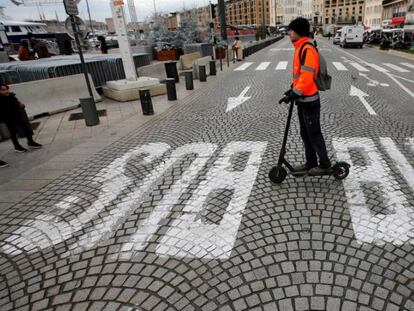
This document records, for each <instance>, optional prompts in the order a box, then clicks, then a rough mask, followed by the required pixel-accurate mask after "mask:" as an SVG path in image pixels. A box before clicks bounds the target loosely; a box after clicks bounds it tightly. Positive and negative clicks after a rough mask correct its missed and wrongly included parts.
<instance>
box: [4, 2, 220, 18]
mask: <svg viewBox="0 0 414 311" xmlns="http://www.w3.org/2000/svg"><path fill="white" fill-rule="evenodd" d="M19 1H21V0H19ZM38 1H40V2H47V1H48V0H38ZM124 1H125V3H126V1H127V0H124ZM30 2H34V1H33V0H31V1H30ZM62 2H63V0H62ZM212 2H213V3H217V0H213V1H212ZM155 3H156V8H157V11H161V12H166V13H168V12H174V11H178V10H181V9H182V8H183V7H185V8H192V7H199V6H204V5H208V3H209V1H208V0H155ZM0 6H4V7H6V10H5V12H6V15H7V16H9V17H12V18H13V19H15V20H24V19H39V12H38V9H37V8H36V7H24V6H15V5H14V4H13V3H11V1H9V0H0ZM89 6H90V8H91V15H92V19H96V20H99V21H104V19H105V17H111V11H110V8H109V0H89ZM42 7H43V12H44V13H45V15H46V18H47V19H54V18H55V16H56V12H57V14H58V17H59V20H64V19H66V14H65V10H64V9H63V4H58V5H53V6H50V5H49V6H42ZM135 7H136V10H137V14H138V19H139V20H140V21H141V20H144V18H145V17H147V16H150V15H151V14H152V13H153V12H154V4H153V0H135ZM79 10H80V17H81V18H86V16H87V10H86V0H81V2H80V3H79Z"/></svg>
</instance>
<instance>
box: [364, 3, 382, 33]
mask: <svg viewBox="0 0 414 311" xmlns="http://www.w3.org/2000/svg"><path fill="white" fill-rule="evenodd" d="M365 1H366V2H365V14H364V15H365V16H364V25H365V26H366V27H368V28H369V29H370V30H375V29H380V28H381V23H382V0H365Z"/></svg>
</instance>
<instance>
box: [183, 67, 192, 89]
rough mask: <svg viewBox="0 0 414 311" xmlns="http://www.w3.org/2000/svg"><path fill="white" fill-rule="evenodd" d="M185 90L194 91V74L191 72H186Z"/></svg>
mask: <svg viewBox="0 0 414 311" xmlns="http://www.w3.org/2000/svg"><path fill="white" fill-rule="evenodd" d="M185 88H186V89H187V90H189V91H190V90H194V80H193V72H192V71H191V70H187V71H186V72H185Z"/></svg>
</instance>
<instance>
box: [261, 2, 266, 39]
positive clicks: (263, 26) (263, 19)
mask: <svg viewBox="0 0 414 311" xmlns="http://www.w3.org/2000/svg"><path fill="white" fill-rule="evenodd" d="M265 4H266V2H265V0H262V28H263V29H262V30H264V31H265V38H266V21H265Z"/></svg>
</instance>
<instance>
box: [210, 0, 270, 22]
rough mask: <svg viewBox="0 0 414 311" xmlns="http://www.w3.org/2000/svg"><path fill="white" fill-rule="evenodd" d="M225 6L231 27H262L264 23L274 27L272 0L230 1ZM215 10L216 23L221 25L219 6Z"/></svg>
mask: <svg viewBox="0 0 414 311" xmlns="http://www.w3.org/2000/svg"><path fill="white" fill-rule="evenodd" d="M262 4H264V6H262ZM225 5H226V20H227V24H228V25H229V26H240V25H253V26H260V25H262V23H263V22H264V24H265V25H266V26H272V25H273V26H274V24H273V23H272V21H271V9H270V6H271V0H228V1H226V2H225ZM263 8H264V14H263ZM215 10H216V20H215V23H216V24H219V23H220V13H219V9H218V6H216V8H215ZM263 16H264V20H263Z"/></svg>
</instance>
